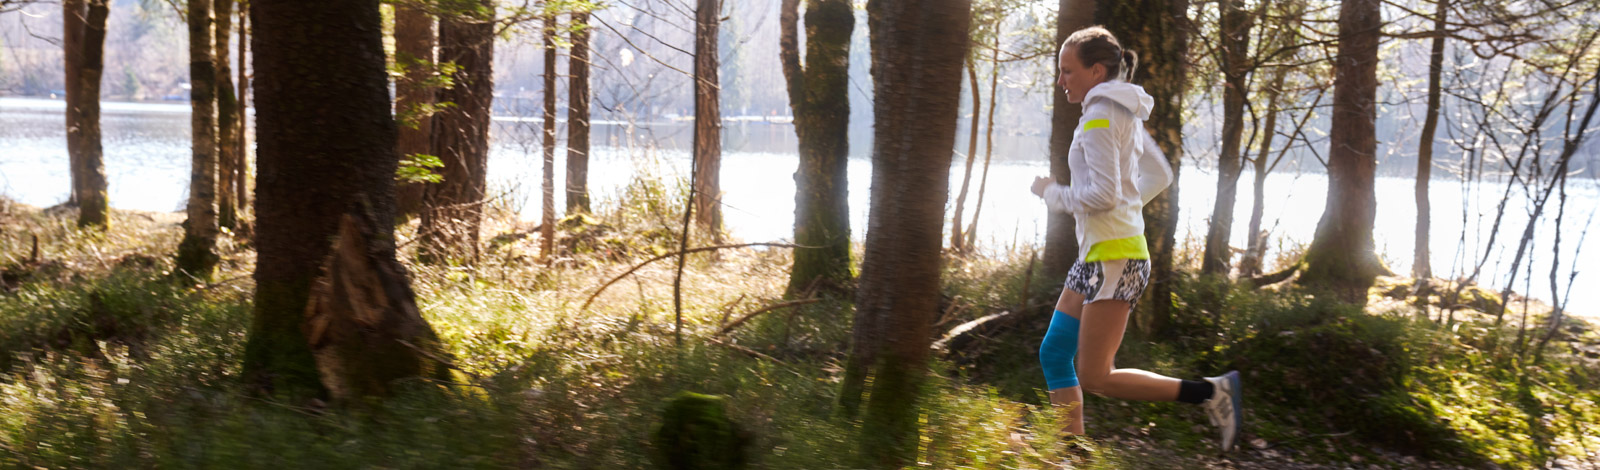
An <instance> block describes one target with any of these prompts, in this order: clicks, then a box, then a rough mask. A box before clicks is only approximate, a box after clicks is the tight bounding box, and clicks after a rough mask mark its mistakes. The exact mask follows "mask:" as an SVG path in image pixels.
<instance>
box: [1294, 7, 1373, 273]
mask: <svg viewBox="0 0 1600 470" xmlns="http://www.w3.org/2000/svg"><path fill="white" fill-rule="evenodd" d="M1382 26H1383V15H1382V12H1381V11H1380V0H1350V1H1346V2H1344V3H1341V4H1340V5H1339V52H1338V55H1337V56H1336V58H1335V61H1334V73H1335V77H1334V82H1333V123H1332V125H1331V130H1330V131H1329V134H1328V141H1329V142H1330V144H1329V145H1328V147H1329V148H1328V202H1327V205H1326V207H1325V208H1324V210H1323V213H1322V220H1321V221H1319V222H1318V223H1317V232H1316V236H1315V238H1313V239H1312V240H1311V247H1310V248H1308V249H1307V250H1306V267H1305V270H1304V272H1302V273H1301V274H1300V280H1299V282H1300V283H1301V284H1304V285H1307V286H1313V287H1317V288H1321V289H1326V290H1328V291H1330V292H1332V293H1333V294H1334V295H1337V296H1338V297H1340V298H1341V299H1343V300H1345V301H1347V302H1352V303H1358V304H1365V303H1366V301H1367V289H1368V288H1370V287H1372V283H1373V280H1374V279H1375V278H1376V277H1377V276H1378V274H1379V273H1380V272H1381V271H1383V267H1382V264H1381V263H1380V262H1379V261H1378V255H1377V253H1376V252H1375V251H1374V249H1373V243H1372V225H1373V219H1374V217H1375V216H1376V210H1377V201H1376V199H1375V195H1374V192H1373V191H1374V188H1373V184H1374V180H1373V176H1374V171H1375V170H1376V168H1377V158H1376V153H1377V147H1378V141H1377V134H1376V120H1377V106H1376V103H1375V102H1376V100H1377V94H1378V41H1379V38H1380V36H1381V33H1382Z"/></svg>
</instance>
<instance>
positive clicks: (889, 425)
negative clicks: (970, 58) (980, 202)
mask: <svg viewBox="0 0 1600 470" xmlns="http://www.w3.org/2000/svg"><path fill="white" fill-rule="evenodd" d="M867 18H868V22H869V23H870V27H871V41H872V78H873V80H872V81H873V94H874V96H873V104H874V109H875V110H876V112H875V113H874V117H873V120H874V126H873V133H874V135H875V137H874V139H873V151H872V160H873V170H872V209H871V213H870V214H869V216H868V229H867V237H866V238H867V239H866V257H865V258H864V260H863V264H862V273H861V284H860V289H859V291H858V295H857V300H856V323H855V333H854V344H853V347H852V351H851V355H850V359H849V361H848V362H847V364H846V368H845V383H844V384H843V387H844V388H843V391H842V394H841V402H842V403H841V404H842V405H843V407H844V408H845V411H846V412H847V413H852V412H854V407H855V406H856V405H857V404H858V403H859V402H860V399H861V392H862V389H863V388H864V387H863V384H864V383H865V381H866V377H867V376H868V375H871V376H873V377H874V378H873V380H872V384H873V388H872V393H871V397H872V398H871V401H870V402H869V403H868V404H867V411H866V419H865V421H864V422H863V423H862V430H861V450H862V452H861V455H863V456H865V457H866V458H868V459H870V461H869V462H866V463H867V464H868V465H871V466H874V467H879V468H900V467H902V466H904V465H909V464H911V463H912V462H915V460H914V454H915V453H916V449H917V442H918V439H917V433H918V410H919V409H920V405H921V401H922V400H920V399H919V397H920V395H921V391H920V387H921V385H922V382H923V379H924V376H925V375H926V373H927V368H928V367H927V366H928V353H929V351H928V346H929V344H930V343H931V342H932V340H933V320H934V316H935V315H936V314H937V313H938V299H939V272H940V264H941V257H940V256H939V249H940V245H941V244H942V243H941V241H942V240H940V238H941V235H942V232H943V230H942V228H943V226H944V204H945V201H946V200H947V199H948V195H949V187H950V158H951V151H950V147H951V146H952V145H954V144H955V132H956V120H957V111H958V109H959V108H960V105H959V100H960V98H961V93H960V92H961V65H962V61H963V59H964V58H965V57H966V55H967V47H968V42H969V41H970V39H969V32H970V28H971V23H972V9H971V2H970V1H968V0H872V1H871V2H869V3H868V4H867Z"/></svg>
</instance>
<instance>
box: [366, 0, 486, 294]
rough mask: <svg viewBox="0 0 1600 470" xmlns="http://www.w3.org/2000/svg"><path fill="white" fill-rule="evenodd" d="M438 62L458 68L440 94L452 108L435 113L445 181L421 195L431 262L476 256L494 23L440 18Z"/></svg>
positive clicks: (425, 257) (425, 252)
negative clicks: (453, 64)
mask: <svg viewBox="0 0 1600 470" xmlns="http://www.w3.org/2000/svg"><path fill="white" fill-rule="evenodd" d="M483 5H485V8H489V7H488V6H487V5H488V3H487V2H484V3H483ZM491 11H492V10H491ZM439 60H440V61H441V62H454V63H455V64H456V67H457V68H456V74H455V77H454V78H455V86H454V87H452V88H450V89H448V90H440V92H439V97H438V98H439V101H441V102H451V103H455V106H451V107H449V108H445V109H443V110H440V111H439V113H438V114H436V115H434V116H433V155H436V156H438V157H439V160H441V161H442V162H443V163H444V168H441V169H440V172H439V173H440V176H443V177H444V180H443V181H441V182H439V183H432V184H428V185H427V187H426V189H425V190H424V191H423V196H422V201H423V211H422V224H421V228H420V229H419V232H420V235H419V236H420V237H421V239H422V240H421V246H420V248H419V251H420V253H419V258H420V259H421V260H422V261H424V262H429V263H436V262H444V261H445V260H447V259H457V260H475V259H477V255H478V238H479V230H480V227H481V226H482V223H483V203H484V201H483V198H484V196H485V191H486V187H487V185H488V180H487V173H486V169H487V168H486V167H487V166H488V163H489V118H490V109H489V104H490V102H491V100H492V99H493V97H492V96H491V95H492V93H493V92H494V75H493V65H494V23H493V22H492V21H491V19H490V18H477V17H472V16H468V15H464V14H463V15H461V16H450V17H446V18H443V19H442V20H441V21H440V24H439ZM391 176H392V175H391Z"/></svg>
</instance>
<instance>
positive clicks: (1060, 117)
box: [1044, 0, 1149, 321]
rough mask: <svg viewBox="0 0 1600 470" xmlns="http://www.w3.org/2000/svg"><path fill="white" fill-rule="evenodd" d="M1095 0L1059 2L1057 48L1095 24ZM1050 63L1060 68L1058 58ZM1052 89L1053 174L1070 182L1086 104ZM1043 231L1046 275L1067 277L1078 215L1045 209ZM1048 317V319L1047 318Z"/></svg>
mask: <svg viewBox="0 0 1600 470" xmlns="http://www.w3.org/2000/svg"><path fill="white" fill-rule="evenodd" d="M1094 11H1095V1H1094V0H1061V1H1060V2H1059V3H1058V4H1057V10H1056V12H1057V14H1056V41H1055V47H1056V49H1057V52H1059V49H1060V47H1061V44H1062V43H1064V42H1066V41H1067V37H1068V36H1071V35H1072V33H1073V32H1075V31H1077V30H1080V29H1083V28H1087V27H1089V26H1092V25H1094ZM1146 60H1149V59H1146ZM1050 66H1051V67H1053V68H1059V65H1057V64H1056V63H1055V62H1051V65H1050ZM1050 88H1051V89H1052V90H1053V92H1052V93H1051V95H1052V97H1053V98H1052V101H1051V102H1052V103H1053V104H1052V106H1051V109H1050V177H1052V178H1055V180H1056V183H1059V184H1070V183H1071V182H1072V170H1071V169H1070V168H1068V167H1067V153H1068V151H1069V150H1071V149H1072V131H1073V130H1074V129H1075V128H1076V127H1077V125H1078V119H1079V118H1081V117H1083V106H1082V105H1079V104H1076V103H1069V102H1067V93H1066V92H1065V91H1063V90H1062V89H1061V86H1060V85H1055V84H1053V85H1052V86H1051V87H1050ZM1046 212H1047V213H1048V214H1047V215H1046V216H1045V235H1044V276H1045V277H1046V278H1048V279H1056V280H1059V279H1065V278H1066V277H1067V271H1068V270H1070V269H1072V263H1073V262H1075V261H1077V260H1078V234H1077V224H1078V223H1077V222H1078V221H1077V219H1075V218H1073V217H1072V214H1069V213H1066V212H1056V211H1051V210H1048V209H1047V210H1046ZM1045 321H1049V320H1045Z"/></svg>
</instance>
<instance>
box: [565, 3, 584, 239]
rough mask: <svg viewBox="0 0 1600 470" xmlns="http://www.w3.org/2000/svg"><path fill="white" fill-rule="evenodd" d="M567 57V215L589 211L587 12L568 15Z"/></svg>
mask: <svg viewBox="0 0 1600 470" xmlns="http://www.w3.org/2000/svg"><path fill="white" fill-rule="evenodd" d="M570 27H571V28H572V33H571V38H572V40H571V42H572V52H571V54H572V55H571V56H570V57H568V58H567V75H568V76H569V77H568V78H567V213H568V214H572V213H578V212H583V213H588V212H589V12H588V11H581V10H580V11H574V12H572V25H571V26H570Z"/></svg>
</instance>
